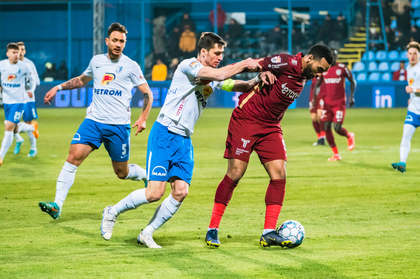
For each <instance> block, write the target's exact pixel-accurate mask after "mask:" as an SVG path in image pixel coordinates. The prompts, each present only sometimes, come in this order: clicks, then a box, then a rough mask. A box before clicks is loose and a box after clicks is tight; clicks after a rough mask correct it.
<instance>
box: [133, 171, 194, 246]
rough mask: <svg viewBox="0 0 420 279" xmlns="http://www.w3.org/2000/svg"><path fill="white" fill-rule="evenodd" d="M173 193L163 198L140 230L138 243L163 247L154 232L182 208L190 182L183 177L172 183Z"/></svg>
mask: <svg viewBox="0 0 420 279" xmlns="http://www.w3.org/2000/svg"><path fill="white" fill-rule="evenodd" d="M171 188H172V191H171V194H169V196H168V197H167V198H166V199H165V200H163V202H162V203H161V205H160V206H159V207H158V208H157V209H156V212H155V214H154V215H153V218H152V219H151V220H150V222H149V224H148V225H147V226H146V227H145V228H144V229H143V230H142V231H141V232H140V234H139V236H138V243H139V244H144V245H146V246H147V247H149V248H161V247H160V246H159V245H157V244H156V243H155V242H154V240H153V233H154V232H155V231H156V230H157V229H159V228H160V227H162V226H163V225H164V224H165V223H166V222H167V221H168V220H170V219H171V218H172V217H173V216H174V215H175V213H176V212H177V211H178V209H179V208H180V206H181V204H182V201H183V200H184V199H185V198H186V196H187V195H188V188H189V184H188V183H187V182H185V181H183V180H181V179H177V180H175V181H174V182H172V183H171Z"/></svg>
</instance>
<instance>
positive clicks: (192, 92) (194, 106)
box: [157, 58, 222, 136]
mask: <svg viewBox="0 0 420 279" xmlns="http://www.w3.org/2000/svg"><path fill="white" fill-rule="evenodd" d="M203 67H204V66H203V65H202V64H201V63H200V61H198V60H197V58H190V59H185V60H183V61H182V62H181V63H179V65H178V67H177V69H176V70H175V73H174V76H173V78H172V82H171V85H170V87H169V90H168V94H167V95H166V99H165V103H164V104H163V106H162V109H161V110H160V113H159V115H158V119H157V121H158V122H159V123H161V124H163V125H165V126H167V127H168V129H169V131H171V132H174V133H176V134H180V135H183V136H190V135H191V134H192V133H193V132H194V126H195V123H196V122H197V120H198V118H199V117H200V115H201V113H202V111H203V109H204V108H205V107H206V105H207V99H208V98H209V97H210V95H211V94H212V93H213V91H214V89H215V88H216V87H220V86H221V84H222V82H218V81H208V80H200V79H199V78H197V75H198V72H199V71H200V70H201V69H202V68H203Z"/></svg>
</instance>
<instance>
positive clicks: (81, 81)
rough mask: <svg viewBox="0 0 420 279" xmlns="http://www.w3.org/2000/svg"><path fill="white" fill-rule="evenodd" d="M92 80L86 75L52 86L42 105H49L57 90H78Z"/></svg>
mask: <svg viewBox="0 0 420 279" xmlns="http://www.w3.org/2000/svg"><path fill="white" fill-rule="evenodd" d="M91 80H92V78H91V77H89V76H86V75H80V76H78V77H74V78H72V79H70V80H68V81H65V82H63V83H61V84H59V85H56V86H54V87H53V88H51V89H50V90H49V91H48V92H47V94H45V97H44V103H45V104H50V102H51V100H52V98H54V96H55V95H56V94H57V91H58V90H63V89H74V88H80V87H83V86H85V85H86V84H88V82H89V81H91Z"/></svg>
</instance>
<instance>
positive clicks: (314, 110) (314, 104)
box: [309, 75, 325, 146]
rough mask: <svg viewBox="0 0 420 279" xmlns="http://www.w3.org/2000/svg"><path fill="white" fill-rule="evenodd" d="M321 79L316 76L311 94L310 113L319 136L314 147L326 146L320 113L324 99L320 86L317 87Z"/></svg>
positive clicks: (312, 82) (312, 83)
mask: <svg viewBox="0 0 420 279" xmlns="http://www.w3.org/2000/svg"><path fill="white" fill-rule="evenodd" d="M319 79H320V77H319V75H316V76H315V77H314V78H313V79H312V81H311V88H310V93H309V113H310V114H311V119H312V126H313V127H314V130H315V133H316V136H317V141H316V142H314V144H313V145H314V146H316V145H325V131H324V129H322V125H321V121H320V113H319V99H320V98H322V97H321V95H320V94H319V86H317V83H318V81H319ZM315 91H318V92H315Z"/></svg>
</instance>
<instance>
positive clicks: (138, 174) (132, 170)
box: [112, 161, 147, 185]
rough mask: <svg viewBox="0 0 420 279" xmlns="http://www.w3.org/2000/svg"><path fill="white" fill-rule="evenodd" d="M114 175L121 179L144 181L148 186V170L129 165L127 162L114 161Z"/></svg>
mask: <svg viewBox="0 0 420 279" xmlns="http://www.w3.org/2000/svg"><path fill="white" fill-rule="evenodd" d="M112 167H113V169H114V173H115V174H116V175H117V176H118V178H119V179H130V180H134V181H143V182H144V184H145V185H146V184H147V175H146V170H145V169H143V168H142V167H140V166H139V165H136V164H128V163H127V161H125V162H117V161H112Z"/></svg>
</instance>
